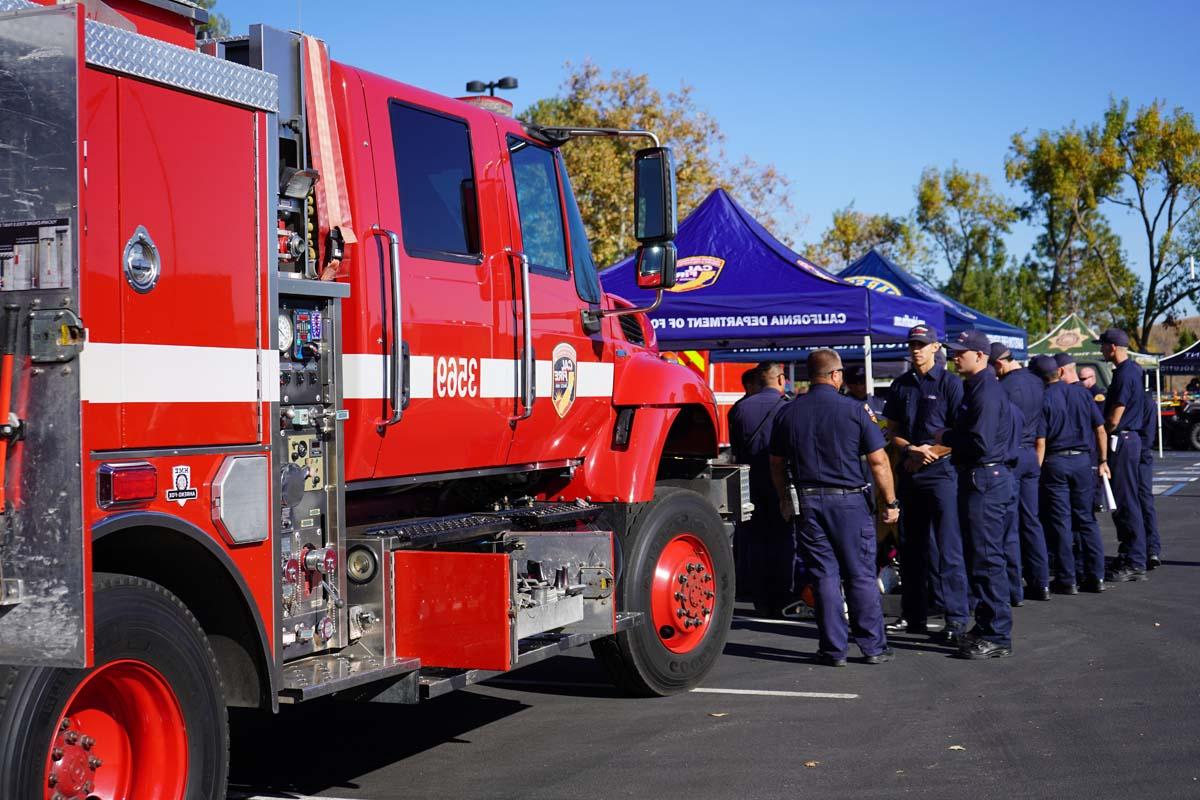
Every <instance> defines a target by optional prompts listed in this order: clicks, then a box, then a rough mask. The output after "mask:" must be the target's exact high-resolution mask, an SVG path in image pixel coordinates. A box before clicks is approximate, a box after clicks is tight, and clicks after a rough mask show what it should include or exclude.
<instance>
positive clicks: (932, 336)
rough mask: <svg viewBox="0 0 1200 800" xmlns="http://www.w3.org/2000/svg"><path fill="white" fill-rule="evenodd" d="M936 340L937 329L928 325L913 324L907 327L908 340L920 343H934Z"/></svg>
mask: <svg viewBox="0 0 1200 800" xmlns="http://www.w3.org/2000/svg"><path fill="white" fill-rule="evenodd" d="M937 340H938V335H937V331H935V330H934V329H933V328H931V327H929V326H928V325H913V326H912V327H911V328H909V329H908V341H910V342H920V343H921V344H934V343H935V342H937Z"/></svg>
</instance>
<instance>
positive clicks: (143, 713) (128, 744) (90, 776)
mask: <svg viewBox="0 0 1200 800" xmlns="http://www.w3.org/2000/svg"><path fill="white" fill-rule="evenodd" d="M43 785H44V787H45V790H46V792H45V800H85V798H93V797H96V798H101V800H131V799H132V798H137V800H141V798H147V800H178V798H181V797H183V792H184V788H185V787H186V785H187V731H186V730H185V729H184V722H183V712H182V711H181V710H180V708H179V701H178V700H176V699H175V693H174V692H173V691H172V690H171V687H170V686H169V685H168V684H167V681H166V679H165V678H163V676H162V675H161V674H160V673H159V672H158V670H156V669H154V668H153V667H151V666H149V665H147V664H143V663H142V662H140V661H130V660H122V661H114V662H112V663H110V664H105V665H103V666H101V667H97V668H96V669H95V670H93V671H92V673H91V674H90V675H88V676H87V677H86V678H84V679H83V683H81V684H79V687H78V688H77V689H76V690H75V693H74V694H73V695H71V699H70V700H69V701H68V702H67V707H66V712H65V713H64V714H63V716H62V718H61V719H60V720H59V722H58V727H57V728H56V729H55V732H54V740H53V741H52V742H51V743H50V750H49V752H48V753H47V754H46V781H45V783H44V784H43Z"/></svg>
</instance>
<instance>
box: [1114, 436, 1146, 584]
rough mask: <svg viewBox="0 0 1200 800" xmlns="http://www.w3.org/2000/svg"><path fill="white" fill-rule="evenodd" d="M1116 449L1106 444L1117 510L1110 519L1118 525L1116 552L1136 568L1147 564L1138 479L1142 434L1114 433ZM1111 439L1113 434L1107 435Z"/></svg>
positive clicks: (1144, 529)
mask: <svg viewBox="0 0 1200 800" xmlns="http://www.w3.org/2000/svg"><path fill="white" fill-rule="evenodd" d="M1116 438H1117V449H1116V451H1115V452H1114V451H1113V450H1112V447H1111V446H1110V447H1109V454H1108V468H1109V469H1110V470H1112V490H1113V499H1115V500H1116V501H1117V510H1116V511H1114V512H1113V523H1114V524H1115V525H1116V526H1117V540H1118V541H1119V542H1120V544H1119V546H1118V548H1117V552H1118V554H1119V555H1120V556H1121V557H1122V558H1123V559H1125V560H1126V561H1128V562H1129V563H1130V564H1132V565H1133V567H1134V568H1135V569H1145V568H1146V520H1145V517H1144V516H1143V514H1142V500H1141V497H1140V496H1139V494H1138V484H1139V483H1141V477H1140V471H1141V461H1142V437H1141V436H1139V435H1138V434H1136V433H1134V432H1132V431H1126V432H1124V433H1119V434H1117V437H1116ZM1109 443H1110V445H1111V443H1112V437H1109Z"/></svg>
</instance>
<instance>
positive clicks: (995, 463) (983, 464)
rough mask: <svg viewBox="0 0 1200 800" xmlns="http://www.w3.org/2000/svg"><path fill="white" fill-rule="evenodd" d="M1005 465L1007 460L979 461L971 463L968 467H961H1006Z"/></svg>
mask: <svg viewBox="0 0 1200 800" xmlns="http://www.w3.org/2000/svg"><path fill="white" fill-rule="evenodd" d="M1006 466H1008V462H1007V461H981V462H980V463H978V464H972V465H971V466H969V467H963V469H979V468H980V467H984V468H986V467H1006Z"/></svg>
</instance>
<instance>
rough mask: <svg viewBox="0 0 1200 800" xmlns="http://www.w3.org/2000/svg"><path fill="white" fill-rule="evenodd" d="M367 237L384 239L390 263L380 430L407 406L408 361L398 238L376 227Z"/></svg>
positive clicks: (393, 422) (396, 419)
mask: <svg viewBox="0 0 1200 800" xmlns="http://www.w3.org/2000/svg"><path fill="white" fill-rule="evenodd" d="M369 235H371V236H386V237H387V240H388V261H389V262H390V264H389V266H390V270H389V273H390V277H389V281H388V283H389V288H390V289H391V295H392V297H391V300H392V347H391V362H390V364H389V369H388V381H387V383H388V386H387V400H388V402H389V404H390V405H391V409H392V415H391V416H390V417H388V418H380V419H378V420H376V422H375V425H376V427H378V428H379V430H381V431H382V430H383V429H384V428H387V427H389V426H391V425H395V424H396V423H397V422H399V421H400V418H401V417H402V416H403V415H404V408H405V407H406V406H407V405H408V358H407V353H406V352H405V351H406V349H407V348H406V347H405V345H404V336H403V330H402V325H403V321H404V312H403V309H402V308H401V306H400V299H401V297H400V237H399V236H397V235H396V234H395V232H394V231H389V230H388V229H387V228H381V227H379V226H378V225H372V226H371V230H370V231H369ZM381 268H382V265H381Z"/></svg>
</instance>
